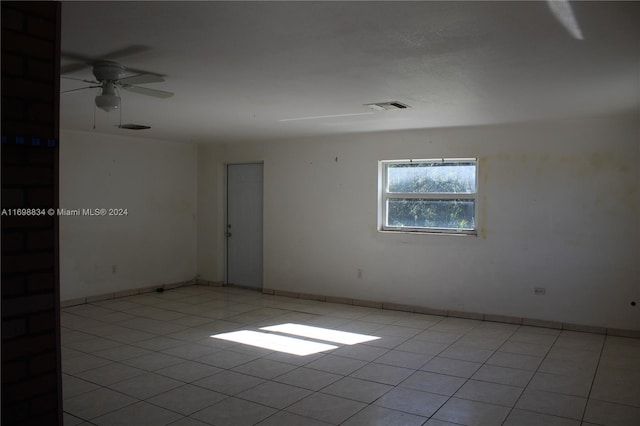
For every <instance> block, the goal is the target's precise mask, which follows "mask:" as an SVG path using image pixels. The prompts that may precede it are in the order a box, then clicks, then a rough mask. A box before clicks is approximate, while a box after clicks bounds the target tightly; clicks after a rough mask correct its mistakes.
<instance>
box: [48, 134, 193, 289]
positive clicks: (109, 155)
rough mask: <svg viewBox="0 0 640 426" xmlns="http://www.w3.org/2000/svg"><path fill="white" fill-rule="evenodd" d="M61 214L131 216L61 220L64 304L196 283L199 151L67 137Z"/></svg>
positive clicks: (153, 143)
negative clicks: (101, 211)
mask: <svg viewBox="0 0 640 426" xmlns="http://www.w3.org/2000/svg"><path fill="white" fill-rule="evenodd" d="M60 206H61V207H64V208H68V209H76V208H126V209H128V215H127V216H121V217H108V216H106V217H61V218H60V288H61V296H60V298H61V300H69V299H74V298H78V297H87V296H95V295H101V294H106V293H113V292H117V291H123V290H129V289H134V288H140V287H146V286H153V285H159V284H168V283H176V282H181V281H187V280H191V279H192V278H194V277H195V276H196V274H197V265H196V250H197V249H196V241H197V240H196V235H197V234H196V233H197V225H196V208H197V146H196V145H192V144H176V143H170V142H165V141H158V140H148V139H140V138H130V137H117V136H108V135H100V134H96V133H81V132H69V131H62V132H61V135H60ZM114 265H115V271H114Z"/></svg>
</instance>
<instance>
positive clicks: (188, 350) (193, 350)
mask: <svg viewBox="0 0 640 426" xmlns="http://www.w3.org/2000/svg"><path fill="white" fill-rule="evenodd" d="M216 351H217V349H216V348H212V347H211V346H205V345H200V344H198V343H191V342H189V343H184V344H181V345H179V346H174V347H171V348H167V349H163V350H162V351H161V352H162V353H163V354H165V355H171V356H175V357H178V358H183V359H195V358H199V357H201V356H205V355H209V354H212V353H214V352H216Z"/></svg>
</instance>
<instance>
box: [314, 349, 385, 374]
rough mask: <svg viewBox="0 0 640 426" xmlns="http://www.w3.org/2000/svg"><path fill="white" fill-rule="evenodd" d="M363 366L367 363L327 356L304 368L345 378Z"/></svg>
mask: <svg viewBox="0 0 640 426" xmlns="http://www.w3.org/2000/svg"><path fill="white" fill-rule="evenodd" d="M389 353H390V352H389ZM386 355H387V354H385V355H383V356H382V357H384V356H386ZM376 362H377V361H376ZM365 365H367V361H362V360H359V359H354V358H345V357H343V356H335V355H331V354H329V355H325V356H323V357H322V358H319V359H317V360H315V361H313V362H310V363H308V364H306V367H308V368H313V369H314V370H321V371H328V372H329V373H335V374H341V375H343V376H346V375H349V374H351V373H353V372H354V371H356V370H358V369H359V368H362V367H364V366H365Z"/></svg>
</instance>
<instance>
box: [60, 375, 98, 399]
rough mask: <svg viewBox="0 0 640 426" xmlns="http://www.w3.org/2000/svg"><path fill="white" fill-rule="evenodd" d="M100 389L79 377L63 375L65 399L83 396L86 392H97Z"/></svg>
mask: <svg viewBox="0 0 640 426" xmlns="http://www.w3.org/2000/svg"><path fill="white" fill-rule="evenodd" d="M99 387H100V386H99V385H96V384H95V383H91V382H87V381H86V380H82V379H79V378H77V377H73V376H69V375H67V374H63V375H62V396H63V398H64V399H69V398H73V397H74V396H78V395H82V394H84V393H86V392H90V391H92V390H96V389H98V388H99Z"/></svg>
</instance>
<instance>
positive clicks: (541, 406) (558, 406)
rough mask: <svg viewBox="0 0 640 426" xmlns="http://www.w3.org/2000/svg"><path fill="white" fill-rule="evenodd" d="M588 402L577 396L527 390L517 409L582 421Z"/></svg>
mask: <svg viewBox="0 0 640 426" xmlns="http://www.w3.org/2000/svg"><path fill="white" fill-rule="evenodd" d="M586 402H587V400H586V399H585V398H579V397H577V396H570V395H562V394H558V393H551V392H545V391H539V390H532V389H525V391H524V392H523V394H522V396H521V397H520V400H519V401H518V403H517V404H516V408H520V409H523V410H529V411H535V412H536V413H543V414H551V415H554V416H558V417H566V418H570V419H576V420H580V419H582V414H583V413H584V407H585V405H586Z"/></svg>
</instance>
